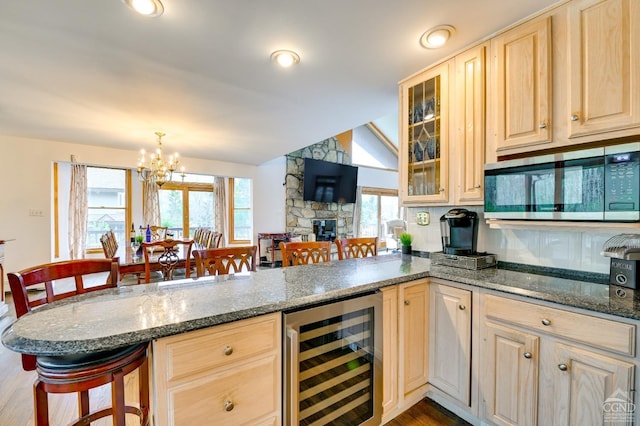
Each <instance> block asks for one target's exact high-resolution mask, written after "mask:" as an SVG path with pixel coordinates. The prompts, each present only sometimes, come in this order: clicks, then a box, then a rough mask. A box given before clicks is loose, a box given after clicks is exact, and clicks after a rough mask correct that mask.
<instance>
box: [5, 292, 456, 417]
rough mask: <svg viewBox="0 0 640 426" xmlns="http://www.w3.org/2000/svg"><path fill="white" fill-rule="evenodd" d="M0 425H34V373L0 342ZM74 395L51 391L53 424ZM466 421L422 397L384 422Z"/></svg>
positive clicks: (104, 389) (130, 392)
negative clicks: (395, 416)
mask: <svg viewBox="0 0 640 426" xmlns="http://www.w3.org/2000/svg"><path fill="white" fill-rule="evenodd" d="M7 303H8V304H9V313H8V314H7V315H5V316H3V317H2V318H0V331H2V330H4V329H5V328H6V327H8V326H9V325H10V324H11V323H12V322H13V321H14V320H15V311H14V309H13V304H12V303H11V297H10V296H9V297H7ZM0 366H1V367H0V425H1V426H30V425H33V424H34V422H33V393H32V385H33V382H34V380H35V377H36V374H35V372H33V371H29V372H27V371H24V370H23V369H22V364H21V361H20V355H19V354H17V353H15V352H13V351H10V350H9V349H7V348H5V347H4V346H3V345H0ZM125 380H126V383H125V386H126V388H125V395H126V400H127V401H136V396H137V377H136V374H135V372H134V373H132V374H130V375H129V376H127V377H126V379H125ZM90 399H91V406H92V407H96V408H97V407H103V406H107V405H109V404H110V403H111V388H110V386H109V385H105V386H101V387H99V388H97V389H95V390H92V391H90ZM76 401H77V399H76V395H75V394H64V395H50V396H49V418H50V420H51V424H52V425H64V424H68V423H69V422H70V421H72V420H73V419H75V418H76V417H77V415H76V414H77V402H76ZM92 424H93V425H97V426H103V425H104V426H107V425H111V424H112V423H111V418H110V417H109V418H106V419H102V420H100V421H97V422H94V423H92ZM138 424H139V421H138V419H137V417H135V416H127V425H138ZM467 424H469V423H467V422H465V421H464V420H462V419H460V418H458V417H456V416H455V415H454V414H452V413H451V412H449V411H447V410H445V409H444V408H442V407H440V406H439V405H438V404H436V403H435V402H433V401H431V400H429V399H424V400H423V401H421V402H419V403H418V404H416V405H414V406H413V407H411V408H410V409H409V410H408V411H406V412H404V413H402V414H401V415H400V416H398V417H397V418H395V419H394V420H392V421H391V422H389V423H387V424H386V426H447V425H467Z"/></svg>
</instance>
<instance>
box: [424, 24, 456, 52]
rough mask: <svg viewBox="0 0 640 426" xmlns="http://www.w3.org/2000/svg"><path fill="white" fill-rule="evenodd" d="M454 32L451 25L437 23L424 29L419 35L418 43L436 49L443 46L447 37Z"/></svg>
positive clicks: (426, 47)
mask: <svg viewBox="0 0 640 426" xmlns="http://www.w3.org/2000/svg"><path fill="white" fill-rule="evenodd" d="M455 33H456V29H455V28H454V27H452V26H451V25H439V26H437V27H435V28H431V29H430V30H428V31H425V33H424V34H422V36H421V37H420V45H421V46H422V47H424V48H425V49H437V48H438V47H442V46H444V44H445V43H446V42H447V40H449V38H450V37H451V36H452V35H454V34H455Z"/></svg>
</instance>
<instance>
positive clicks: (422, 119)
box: [399, 62, 451, 204]
mask: <svg viewBox="0 0 640 426" xmlns="http://www.w3.org/2000/svg"><path fill="white" fill-rule="evenodd" d="M450 66H451V64H450V62H445V63H442V64H440V65H437V66H435V67H433V68H430V69H428V70H425V71H423V72H421V73H419V74H417V75H415V76H413V77H410V78H408V79H407V80H404V81H402V82H401V83H400V87H399V91H400V93H399V99H400V117H399V120H400V150H399V168H400V192H399V194H400V199H401V201H402V202H403V203H404V204H416V203H434V202H436V203H447V202H448V201H449V190H450V188H449V164H448V162H449V114H450V113H449V72H450V71H449V70H450Z"/></svg>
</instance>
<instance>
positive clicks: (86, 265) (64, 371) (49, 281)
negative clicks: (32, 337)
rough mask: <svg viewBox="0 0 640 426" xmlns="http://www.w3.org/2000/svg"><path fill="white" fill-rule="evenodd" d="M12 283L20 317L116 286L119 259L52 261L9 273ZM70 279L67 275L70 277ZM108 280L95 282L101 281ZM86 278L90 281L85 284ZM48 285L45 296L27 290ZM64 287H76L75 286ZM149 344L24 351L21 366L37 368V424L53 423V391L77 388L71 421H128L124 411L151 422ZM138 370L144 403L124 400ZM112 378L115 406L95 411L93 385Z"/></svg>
mask: <svg viewBox="0 0 640 426" xmlns="http://www.w3.org/2000/svg"><path fill="white" fill-rule="evenodd" d="M7 276H8V277H9V285H10V287H11V294H12V296H13V300H14V304H15V309H16V316H17V317H18V318H20V317H21V316H22V315H24V314H26V313H27V312H29V311H31V310H33V309H37V308H38V307H39V306H42V305H45V304H47V303H51V302H54V301H56V300H61V299H65V298H67V297H70V296H74V295H77V294H83V293H88V292H92V291H96V290H103V289H107V288H113V287H117V285H118V261H117V259H115V260H114V259H84V260H70V261H63V262H55V263H48V264H45V265H39V266H35V267H33V268H28V269H24V270H22V271H20V272H15V273H9V274H7ZM65 279H67V280H65ZM100 279H101V281H99V282H100V283H104V282H105V279H106V284H98V285H91V283H90V282H89V281H95V280H100ZM85 281H86V284H87V285H86V286H85ZM36 284H44V286H45V290H44V291H45V294H44V296H39V295H36V296H35V297H33V298H29V294H28V292H27V289H28V288H29V287H32V286H34V285H36ZM65 287H73V288H72V289H71V290H69V289H68V288H65ZM147 350H148V343H140V344H135V345H130V346H126V347H123V348H117V349H113V350H108V351H101V352H93V353H78V354H73V355H64V356H38V357H35V356H33V355H26V354H23V355H22V367H23V368H24V369H25V370H26V371H32V370H36V372H37V374H38V377H37V378H36V381H35V383H34V385H33V392H34V417H35V422H36V425H37V426H45V425H49V406H48V402H47V395H48V394H49V393H71V392H77V393H78V415H79V418H78V419H77V420H75V421H74V422H73V423H71V424H72V425H86V424H89V423H90V422H93V421H95V420H97V419H100V418H103V417H107V416H112V417H113V424H114V425H118V426H119V425H122V426H124V425H125V417H126V416H125V415H126V414H127V413H130V414H135V415H137V416H138V417H139V418H140V424H141V425H147V424H148V423H149V364H148V357H147ZM136 369H137V370H138V377H139V384H138V387H139V398H140V400H139V407H138V406H133V405H126V404H125V401H124V376H125V375H127V374H128V373H131V372H133V371H134V370H136ZM107 383H111V395H112V405H111V407H107V408H103V409H100V410H97V411H93V412H92V411H90V408H89V389H93V388H96V387H98V386H102V385H105V384H107Z"/></svg>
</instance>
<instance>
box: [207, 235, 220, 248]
mask: <svg viewBox="0 0 640 426" xmlns="http://www.w3.org/2000/svg"><path fill="white" fill-rule="evenodd" d="M221 242H222V232H217V231H211V238H210V240H209V247H208V248H220V243H221Z"/></svg>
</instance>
